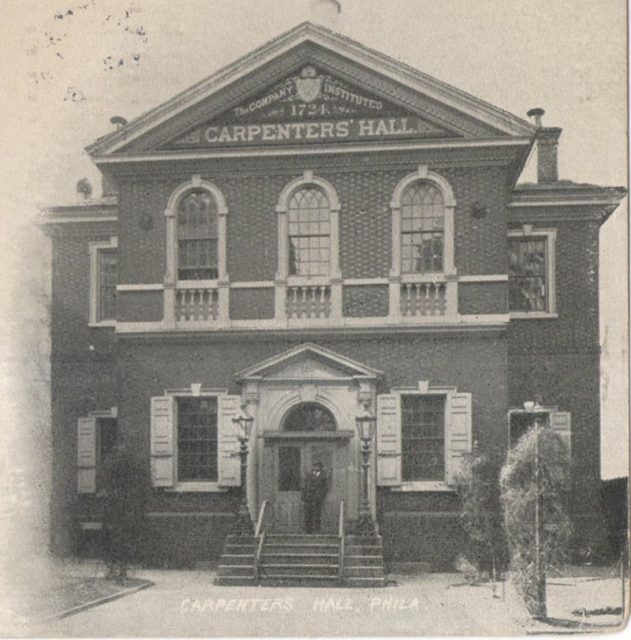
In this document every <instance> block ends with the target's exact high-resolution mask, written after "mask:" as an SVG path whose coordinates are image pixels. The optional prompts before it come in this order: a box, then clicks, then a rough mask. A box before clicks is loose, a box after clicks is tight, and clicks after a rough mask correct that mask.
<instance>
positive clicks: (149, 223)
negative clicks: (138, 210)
mask: <svg viewBox="0 0 631 640" xmlns="http://www.w3.org/2000/svg"><path fill="white" fill-rule="evenodd" d="M140 228H141V229H142V230H143V231H151V229H153V216H152V215H151V214H150V213H143V214H142V215H141V216H140Z"/></svg>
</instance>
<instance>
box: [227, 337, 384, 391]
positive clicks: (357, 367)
mask: <svg viewBox="0 0 631 640" xmlns="http://www.w3.org/2000/svg"><path fill="white" fill-rule="evenodd" d="M381 375H382V373H381V372H380V371H378V370H377V369H373V368H371V367H367V366H365V365H362V364H360V363H358V362H354V361H353V360H350V359H349V358H346V357H345V356H341V355H339V354H337V353H334V352H333V351H329V350H328V349H323V348H322V347H320V346H318V345H312V344H305V345H301V346H300V347H297V348H295V349H291V350H289V351H286V352H285V353H282V354H279V355H278V356H275V357H273V358H269V359H268V360H265V361H264V362H261V363H259V364H257V365H254V366H253V367H249V368H248V369H245V370H244V371H241V372H240V373H239V374H237V378H238V379H240V380H242V381H259V382H261V381H263V380H269V381H278V380H284V381H287V380H291V381H296V382H305V381H308V380H331V381H335V380H349V379H360V380H374V379H376V378H377V377H379V376H381Z"/></svg>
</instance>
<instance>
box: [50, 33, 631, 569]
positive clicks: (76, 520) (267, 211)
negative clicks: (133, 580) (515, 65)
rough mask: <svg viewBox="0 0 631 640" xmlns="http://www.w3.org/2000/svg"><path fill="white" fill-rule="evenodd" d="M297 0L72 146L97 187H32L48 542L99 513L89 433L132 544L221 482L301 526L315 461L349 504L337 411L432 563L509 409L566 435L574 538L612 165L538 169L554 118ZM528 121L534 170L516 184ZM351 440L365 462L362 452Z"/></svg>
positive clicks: (553, 134) (400, 525)
mask: <svg viewBox="0 0 631 640" xmlns="http://www.w3.org/2000/svg"><path fill="white" fill-rule="evenodd" d="M532 115H533V116H534V117H535V119H536V121H535V122H534V123H530V122H527V121H524V120H522V119H520V118H517V117H515V116H513V115H511V114H508V113H506V112H504V111H501V110H499V109H497V108H495V107H493V106H491V105H489V104H487V103H484V102H482V101H480V100H478V99H477V98H474V97H472V96H470V95H468V94H465V93H463V92H461V91H459V90H457V89H454V88H452V87H449V86H447V85H445V84H444V83H441V82H439V81H437V80H435V79H433V78H430V77H428V76H426V75H424V74H421V73H419V72H417V71H415V70H413V69H411V68H409V67H406V66H405V65H402V64H401V63H399V62H396V61H394V60H391V59H389V58H387V57H385V56H383V55H382V54H380V53H377V52H374V51H372V50H369V49H367V48H365V47H363V46H362V45H360V44H358V43H355V42H353V41H350V40H348V39H347V38H344V37H342V36H339V35H337V34H335V33H333V32H330V31H328V30H326V29H324V28H322V27H316V26H313V25H311V24H305V25H301V26H299V27H297V28H295V29H293V30H292V31H290V32H288V33H286V34H284V35H282V36H280V37H279V38H277V39H275V40H273V41H271V42H270V43H268V44H266V45H264V46H263V47H261V48H259V49H257V50H256V51H254V52H252V53H251V54H249V55H247V56H245V57H244V58H242V59H240V60H238V61H237V62H235V63H233V64H232V65H229V66H228V67H226V68H224V69H221V70H220V71H218V72H217V73H216V74H214V75H213V76H211V77H210V78H209V79H207V80H205V81H203V82H201V83H199V84H198V85H195V86H194V87H192V88H191V89H190V90H188V91H185V92H184V93H182V94H180V95H178V96H176V97H175V98H173V100H171V101H169V102H167V103H165V104H164V105H161V106H160V107H158V108H156V109H154V110H152V111H150V112H148V113H147V114H145V115H144V116H141V117H140V118H137V119H136V120H134V121H132V122H129V123H127V124H125V125H124V126H122V127H121V128H119V129H117V130H116V131H114V132H113V133H110V134H109V135H106V136H104V137H103V138H100V139H99V140H97V141H96V142H95V143H94V144H92V145H91V146H90V147H88V152H89V153H90V154H91V156H92V158H93V159H94V161H95V162H96V163H97V165H98V166H99V168H100V169H101V170H102V171H103V173H104V175H105V176H106V178H107V181H108V183H110V184H112V185H115V190H114V191H113V192H111V193H108V194H107V195H106V196H104V197H103V198H102V199H100V200H88V201H85V202H84V203H82V204H80V205H69V206H55V207H51V208H50V209H49V212H48V217H47V220H46V222H45V224H46V227H47V229H48V232H49V234H50V236H51V238H52V243H53V264H52V273H53V303H52V369H51V376H52V398H53V412H52V415H53V441H54V460H53V468H54V471H53V474H54V477H53V507H52V536H53V540H52V544H53V548H54V549H55V550H56V551H57V552H59V553H66V552H70V551H76V549H77V545H78V544H79V543H80V542H81V539H82V538H85V537H86V536H88V535H89V531H91V530H92V529H97V530H98V527H99V526H100V517H101V516H100V505H101V501H102V499H101V496H100V486H99V466H100V465H101V464H102V461H103V459H104V458H105V457H106V456H107V455H108V454H109V452H110V451H111V448H112V446H113V445H114V443H117V444H118V446H121V447H123V448H126V449H127V450H129V451H133V452H135V453H136V454H137V455H138V456H139V457H140V458H141V459H142V460H143V461H144V464H146V467H147V470H148V472H149V469H151V478H152V480H151V482H152V486H153V488H152V493H151V502H150V507H149V512H148V516H149V522H150V523H151V540H150V542H149V543H148V549H147V551H148V555H149V556H150V557H153V559H154V560H156V561H158V559H160V558H164V557H172V558H176V560H174V561H176V562H179V563H182V564H185V563H190V564H194V563H195V562H196V561H203V560H210V559H215V558H217V557H218V556H219V554H220V553H221V548H222V543H223V540H224V538H225V536H226V535H227V533H228V532H229V531H230V529H231V527H232V526H233V522H234V518H235V509H236V507H237V503H238V494H239V486H240V477H239V468H238V459H237V458H235V457H234V456H233V455H232V454H233V453H234V452H235V446H236V436H235V431H234V423H233V421H232V418H233V417H235V415H236V414H237V413H238V412H239V411H240V408H239V406H240V405H241V404H243V406H244V409H245V411H247V413H248V414H249V415H250V416H252V417H253V418H254V426H253V432H252V434H251V437H250V441H249V446H250V454H249V465H248V474H247V483H246V489H247V497H248V504H249V509H250V513H251V514H252V515H253V517H256V514H258V513H259V511H260V508H261V505H262V503H263V501H265V500H267V501H268V503H270V504H271V505H272V513H273V515H272V521H273V523H272V526H273V527H274V530H276V531H287V532H292V531H293V532H297V531H300V530H301V529H302V518H303V514H302V512H301V510H302V506H301V502H300V484H301V477H303V476H304V474H305V473H306V471H307V469H308V467H309V466H310V465H311V464H312V463H313V462H314V461H315V460H316V459H320V460H321V461H323V462H324V465H325V467H326V468H327V472H328V473H329V474H330V476H331V483H332V487H331V489H330V491H329V494H328V496H327V500H326V503H325V506H324V509H323V527H324V528H325V529H326V530H330V531H333V530H336V529H335V528H336V526H337V524H336V518H337V517H338V516H337V514H338V513H339V509H338V507H339V502H340V501H342V500H343V501H344V503H345V507H346V514H347V518H348V520H349V521H352V520H356V519H357V518H358V516H359V505H360V498H361V496H360V491H361V482H360V481H361V477H360V471H361V465H360V443H359V437H358V435H357V433H356V427H355V417H356V416H357V415H359V414H360V413H361V412H362V411H363V410H368V411H369V412H372V413H374V415H375V417H376V434H375V437H374V442H373V443H372V451H373V457H372V461H371V467H370V474H369V482H368V484H369V487H368V494H369V499H370V506H371V510H372V513H373V516H374V518H375V520H376V522H377V524H378V527H379V531H380V533H381V535H382V536H383V541H384V554H385V557H386V558H387V559H391V560H394V559H400V560H417V561H424V562H429V563H431V564H432V565H433V566H434V567H436V568H447V567H449V566H451V565H452V563H453V560H454V557H455V555H456V554H457V551H458V546H459V540H460V535H461V534H460V532H459V525H458V520H459V505H458V500H457V496H456V493H455V491H454V485H455V479H456V477H457V473H458V468H459V464H460V462H461V460H462V456H463V455H465V454H466V453H467V452H468V451H470V450H471V449H472V447H473V446H474V443H477V446H478V447H479V448H480V449H482V450H486V451H492V452H494V453H498V454H499V455H500V457H503V456H504V455H505V452H506V450H507V449H508V447H509V446H510V445H511V444H512V443H514V441H515V440H516V439H517V437H518V436H519V434H520V433H521V431H520V429H523V428H524V424H525V422H527V421H528V420H529V419H530V418H529V415H532V414H530V413H527V412H526V411H525V409H524V403H525V402H535V403H536V404H535V406H534V409H535V413H537V414H538V415H539V417H540V419H541V420H544V421H545V422H546V423H547V424H548V425H549V426H550V428H554V429H556V430H557V431H558V432H559V434H560V435H561V436H562V437H563V438H564V440H565V442H566V444H567V445H568V455H571V461H572V480H573V491H572V496H573V497H572V501H573V502H572V513H573V518H574V520H575V523H577V524H578V526H577V527H576V531H577V538H576V545H577V547H580V548H587V547H589V548H592V549H597V548H598V546H599V545H600V544H601V543H602V541H603V539H604V538H603V531H602V530H601V516H600V512H599V506H598V500H597V491H598V481H599V477H600V471H599V458H600V455H599V448H600V444H599V443H600V428H599V342H598V232H599V226H600V225H601V224H602V223H603V222H604V221H605V220H606V219H607V217H608V216H609V215H610V214H611V212H612V211H613V210H614V209H615V208H616V206H617V205H618V202H619V201H620V199H621V198H622V197H624V195H625V193H626V192H625V190H624V189H622V188H610V187H599V186H594V185H585V184H576V183H573V182H570V181H566V180H559V179H558V175H557V168H556V154H557V145H558V140H559V135H560V133H561V130H560V129H556V128H549V127H543V126H542V124H541V112H540V111H539V110H533V112H532ZM535 146H537V147H538V164H539V176H538V178H539V179H538V182H537V183H536V184H516V183H517V180H518V178H519V175H520V173H521V170H522V168H523V166H524V164H525V162H526V159H527V158H528V156H529V154H530V153H531V151H532V150H533V148H534V147H535ZM375 463H376V464H375Z"/></svg>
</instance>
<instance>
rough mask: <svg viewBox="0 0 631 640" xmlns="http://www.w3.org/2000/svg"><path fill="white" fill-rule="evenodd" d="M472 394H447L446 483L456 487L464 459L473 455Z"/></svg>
mask: <svg viewBox="0 0 631 640" xmlns="http://www.w3.org/2000/svg"><path fill="white" fill-rule="evenodd" d="M471 422H472V421H471V394H470V393H455V392H454V393H448V394H447V425H446V429H445V481H446V483H447V484H448V485H454V484H455V483H456V479H457V477H458V474H459V472H460V470H461V468H462V462H463V457H464V456H465V455H466V454H467V453H471V451H472V448H473V435H472V427H471Z"/></svg>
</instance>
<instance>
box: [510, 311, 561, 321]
mask: <svg viewBox="0 0 631 640" xmlns="http://www.w3.org/2000/svg"><path fill="white" fill-rule="evenodd" d="M509 316H510V319H511V320H546V319H550V320H554V319H555V318H558V317H559V314H558V313H550V312H548V311H512V312H511V313H509Z"/></svg>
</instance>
